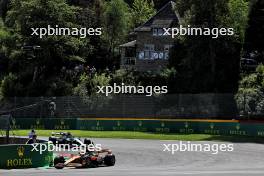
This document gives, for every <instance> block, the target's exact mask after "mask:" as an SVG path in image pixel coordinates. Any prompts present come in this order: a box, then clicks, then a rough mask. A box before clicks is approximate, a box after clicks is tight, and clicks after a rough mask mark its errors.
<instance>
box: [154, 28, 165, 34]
mask: <svg viewBox="0 0 264 176" xmlns="http://www.w3.org/2000/svg"><path fill="white" fill-rule="evenodd" d="M163 34H164V30H163V29H162V28H153V36H163Z"/></svg>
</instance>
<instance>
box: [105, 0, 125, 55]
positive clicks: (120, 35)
mask: <svg viewBox="0 0 264 176" xmlns="http://www.w3.org/2000/svg"><path fill="white" fill-rule="evenodd" d="M104 19H105V24H104V30H105V31H104V34H105V35H104V38H105V41H106V42H107V45H108V46H109V49H108V50H109V53H111V56H110V57H111V58H113V57H114V55H115V49H116V47H117V46H118V45H119V44H121V43H122V42H123V41H124V38H125V36H126V34H127V32H128V29H129V26H130V21H129V19H130V13H129V8H128V5H127V4H126V3H125V2H124V1H123V0H112V1H110V2H108V3H107V4H106V10H105V14H104Z"/></svg>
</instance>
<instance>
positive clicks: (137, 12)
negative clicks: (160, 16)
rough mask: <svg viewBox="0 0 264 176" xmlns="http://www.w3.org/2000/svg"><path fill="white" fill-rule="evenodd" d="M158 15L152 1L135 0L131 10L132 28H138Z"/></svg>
mask: <svg viewBox="0 0 264 176" xmlns="http://www.w3.org/2000/svg"><path fill="white" fill-rule="evenodd" d="M155 13H156V10H155V8H154V3H153V1H152V0H134V3H133V5H132V9H131V20H132V26H133V27H137V26H139V25H141V24H143V23H144V22H146V21H147V20H148V19H149V18H150V17H152V16H153V15H154V14H155Z"/></svg>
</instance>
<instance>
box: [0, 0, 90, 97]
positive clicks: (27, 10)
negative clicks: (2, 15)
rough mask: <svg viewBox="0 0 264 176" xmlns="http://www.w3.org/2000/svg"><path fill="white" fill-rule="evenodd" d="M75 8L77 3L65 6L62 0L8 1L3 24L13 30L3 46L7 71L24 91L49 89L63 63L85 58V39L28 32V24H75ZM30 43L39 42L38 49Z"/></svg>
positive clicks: (40, 26) (39, 92)
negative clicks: (9, 39) (9, 40)
mask: <svg viewBox="0 0 264 176" xmlns="http://www.w3.org/2000/svg"><path fill="white" fill-rule="evenodd" d="M79 10H80V9H79V8H77V7H74V6H69V5H68V4H67V3H66V2H65V0H12V1H11V6H10V10H9V11H8V12H7V16H6V20H5V25H6V26H7V27H8V30H9V31H10V33H11V34H13V35H12V37H13V39H12V41H13V45H12V46H8V45H5V46H6V47H7V48H8V49H9V50H10V52H9V53H8V58H9V71H10V72H13V73H14V74H16V75H17V76H18V78H19V79H18V80H20V81H21V84H22V85H23V86H25V90H26V91H24V93H25V95H31V96H32V95H34V96H37V95H45V94H46V93H47V92H50V91H49V90H48V89H53V88H54V86H52V85H55V84H57V78H58V76H59V74H60V70H61V68H62V67H63V66H65V65H66V66H67V65H70V63H72V62H83V61H85V57H86V55H87V53H88V52H89V47H88V44H89V40H87V39H80V38H79V37H74V36H55V35H52V36H44V37H43V38H40V37H39V36H36V35H31V34H32V30H31V28H47V27H48V25H50V26H51V27H55V26H56V25H58V27H64V28H73V27H76V28H77V27H79V26H80V25H79V24H78V23H77V22H78V20H77V15H78V13H79ZM2 39H3V38H1V40H2ZM7 44H8V43H7ZM27 46H31V50H30V51H24V50H22V49H21V48H23V47H27ZM34 46H39V47H40V50H35V49H34V48H35V47H34ZM65 86H66V84H65ZM55 87H61V85H60V86H55ZM66 87H68V86H66ZM32 90H38V91H32ZM33 92H34V93H33ZM49 94H50V95H52V93H49Z"/></svg>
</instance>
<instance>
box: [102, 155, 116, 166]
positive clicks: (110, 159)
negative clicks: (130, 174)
mask: <svg viewBox="0 0 264 176" xmlns="http://www.w3.org/2000/svg"><path fill="white" fill-rule="evenodd" d="M115 162H116V159H115V155H106V156H105V158H104V164H105V165H107V166H114V165H115Z"/></svg>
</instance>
